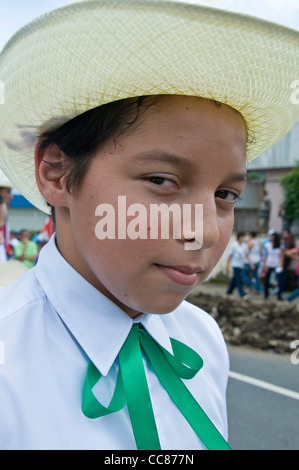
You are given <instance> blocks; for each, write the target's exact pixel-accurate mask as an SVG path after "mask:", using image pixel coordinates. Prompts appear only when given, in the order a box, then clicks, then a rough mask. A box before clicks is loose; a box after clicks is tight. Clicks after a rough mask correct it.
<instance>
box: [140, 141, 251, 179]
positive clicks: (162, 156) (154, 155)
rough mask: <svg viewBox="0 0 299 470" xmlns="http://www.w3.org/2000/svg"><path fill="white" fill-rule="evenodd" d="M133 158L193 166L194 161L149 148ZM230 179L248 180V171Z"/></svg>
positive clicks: (232, 175)
mask: <svg viewBox="0 0 299 470" xmlns="http://www.w3.org/2000/svg"><path fill="white" fill-rule="evenodd" d="M133 160H134V161H136V162H148V161H149V160H155V161H159V162H166V163H171V164H172V165H177V166H180V167H185V168H191V167H192V166H193V163H192V162H191V161H190V160H188V159H187V158H185V157H181V156H178V155H175V154H173V153H169V152H165V151H163V150H156V149H154V150H149V151H144V152H140V153H138V154H136V155H134V157H133ZM229 180H230V181H240V182H241V183H243V182H245V183H246V182H247V172H246V171H245V172H244V173H243V172H242V173H232V174H231V175H230V176H229Z"/></svg>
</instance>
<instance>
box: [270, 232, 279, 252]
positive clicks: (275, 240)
mask: <svg viewBox="0 0 299 470" xmlns="http://www.w3.org/2000/svg"><path fill="white" fill-rule="evenodd" d="M271 236H272V237H273V248H280V235H279V233H277V232H274V233H272V235H271Z"/></svg>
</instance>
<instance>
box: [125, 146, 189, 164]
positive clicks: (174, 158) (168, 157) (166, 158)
mask: <svg viewBox="0 0 299 470" xmlns="http://www.w3.org/2000/svg"><path fill="white" fill-rule="evenodd" d="M133 160H134V161H136V162H144V161H147V162H148V161H149V160H155V161H159V162H164V163H165V162H166V163H171V164H172V165H176V166H180V167H189V168H190V167H192V165H193V164H192V162H191V161H190V160H188V159H187V158H185V157H181V156H178V155H175V154H173V153H169V152H165V151H162V150H155V149H154V150H149V151H145V152H141V153H138V154H137V155H134V158H133Z"/></svg>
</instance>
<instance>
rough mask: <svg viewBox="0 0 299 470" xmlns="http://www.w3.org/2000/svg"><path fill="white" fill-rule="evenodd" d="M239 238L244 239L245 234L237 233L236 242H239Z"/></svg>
mask: <svg viewBox="0 0 299 470" xmlns="http://www.w3.org/2000/svg"><path fill="white" fill-rule="evenodd" d="M241 237H245V233H244V232H238V233H237V240H240V238H241Z"/></svg>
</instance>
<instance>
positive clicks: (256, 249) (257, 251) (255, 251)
mask: <svg viewBox="0 0 299 470" xmlns="http://www.w3.org/2000/svg"><path fill="white" fill-rule="evenodd" d="M251 243H253V246H252V248H251V249H250V251H249V259H250V261H251V263H253V264H257V263H259V262H260V260H261V246H260V243H259V241H258V240H253V241H252V242H251Z"/></svg>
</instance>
